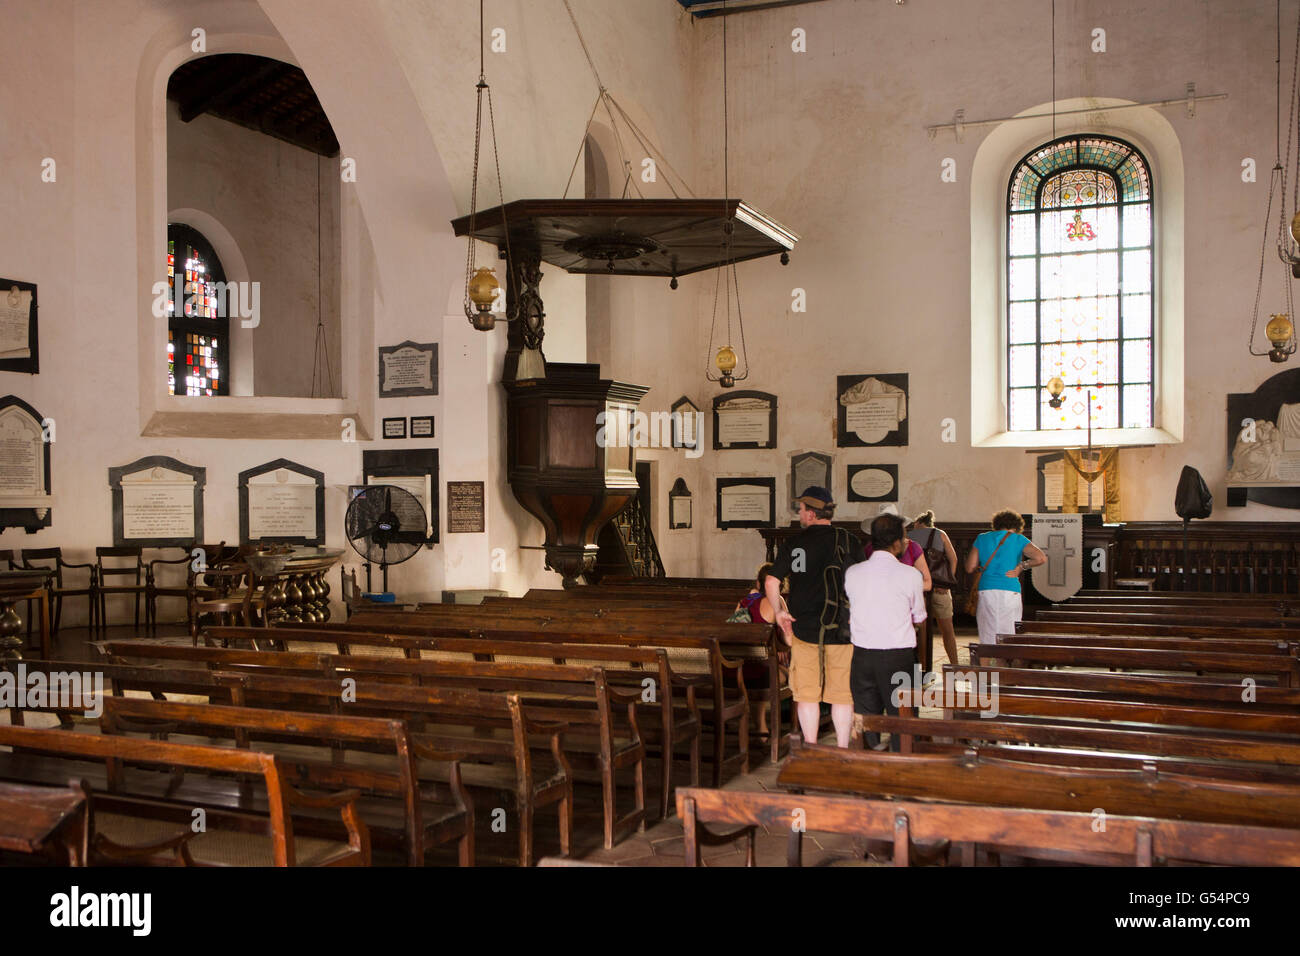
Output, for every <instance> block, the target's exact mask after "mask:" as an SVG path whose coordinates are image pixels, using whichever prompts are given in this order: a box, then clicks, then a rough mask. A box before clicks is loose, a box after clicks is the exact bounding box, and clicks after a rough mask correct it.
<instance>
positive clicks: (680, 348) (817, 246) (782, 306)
mask: <svg viewBox="0 0 1300 956" xmlns="http://www.w3.org/2000/svg"><path fill="white" fill-rule="evenodd" d="M1284 6H1285V5H1284ZM1294 16H1295V13H1294V10H1293V9H1292V10H1291V11H1290V12H1289V13H1288V15H1287V18H1286V21H1285V22H1284V27H1283V32H1284V34H1286V35H1287V36H1289V35H1290V34H1291V33H1292V32H1293V30H1294V23H1295V20H1294ZM796 27H801V28H803V29H804V30H805V31H806V32H807V50H808V52H806V53H803V54H797V53H793V52H792V51H791V31H792V30H793V29H794V28H796ZM1095 27H1101V28H1104V29H1105V30H1106V33H1107V52H1106V53H1104V54H1100V53H1092V52H1091V50H1090V44H1091V41H1092V30H1093V28H1095ZM728 33H729V40H730V50H729V59H730V69H731V101H730V112H731V155H732V166H731V183H732V192H733V194H737V195H740V196H742V197H743V198H744V199H746V200H747V201H749V202H752V203H754V204H755V205H757V206H758V207H759V208H760V209H762V210H763V211H764V212H766V213H768V214H769V215H771V216H772V217H774V218H775V219H777V220H778V221H779V222H781V223H782V224H784V225H786V226H787V227H789V228H791V229H793V230H794V231H795V232H797V233H799V234H800V235H801V236H802V237H803V238H802V241H801V242H800V243H799V245H798V247H797V248H796V250H795V252H794V254H793V258H792V262H791V264H790V266H789V267H787V268H784V269H783V268H781V267H780V266H779V265H777V264H776V262H775V260H764V261H761V262H758V263H748V264H745V265H741V266H740V267H739V269H740V277H741V291H742V293H743V295H744V303H745V311H744V316H745V332H746V338H747V344H748V349H749V357H750V361H751V363H752V366H753V370H754V371H753V374H752V375H751V376H750V378H749V380H748V381H746V382H744V383H743V385H740V386H738V387H743V388H756V389H761V390H764V391H769V392H774V393H776V394H777V395H778V397H779V401H780V413H779V417H780V428H779V435H778V441H779V448H780V450H779V451H771V452H713V451H711V450H709V451H706V453H705V455H704V457H703V458H702V459H701V460H700V463H699V464H698V465H697V466H694V467H695V468H696V469H697V470H698V472H699V477H698V479H697V480H696V481H692V479H691V471H692V467H693V466H692V463H690V462H688V461H686V460H685V459H683V458H681V455H680V453H676V454H677V459H678V462H679V466H680V467H679V468H678V471H679V472H680V473H681V474H683V475H684V476H685V477H686V479H687V483H688V485H689V486H690V487H691V490H692V491H693V492H694V493H695V496H696V500H695V524H696V530H695V531H694V532H691V533H687V532H681V531H674V532H669V531H667V530H666V523H665V519H664V518H662V517H660V519H659V521H658V522H657V526H656V534H657V536H658V537H659V540H660V542H661V546H662V545H664V543H665V541H666V542H667V546H666V547H663V548H662V549H663V550H664V551H665V553H666V555H668V566H669V573H670V574H710V575H726V576H731V575H736V576H742V575H747V574H749V573H751V572H752V571H753V570H754V569H755V567H756V566H757V564H758V563H759V561H760V560H761V559H762V556H763V549H762V543H761V540H760V539H759V537H758V535H757V534H756V533H755V532H753V531H732V532H725V533H724V532H718V531H715V530H711V529H712V526H713V522H714V515H713V508H714V506H713V501H714V487H713V478H714V476H715V475H746V474H748V475H775V476H776V478H777V496H778V502H777V505H778V508H777V517H778V521H779V522H782V523H783V522H785V521H786V520H788V517H789V515H788V512H784V511H783V510H782V504H783V502H782V500H781V499H783V498H784V496H785V495H786V494H787V493H788V491H789V489H788V488H787V487H786V486H787V484H788V480H789V479H788V475H789V456H790V454H791V453H793V452H796V451H802V450H817V451H821V452H826V453H830V454H832V455H833V456H834V459H835V465H834V491H835V493H836V495H837V497H838V498H839V499H840V500H841V502H843V501H844V500H845V482H846V466H847V465H848V464H850V463H869V462H897V463H898V465H899V468H900V478H901V482H900V483H901V493H902V501H901V505H902V508H903V510H904V511H905V512H906V513H909V514H911V513H915V512H916V511H919V510H921V509H922V508H925V507H933V508H935V510H936V512H937V514H938V517H939V520H940V522H942V521H944V520H945V519H946V520H979V519H982V518H984V517H986V516H987V515H988V514H990V513H991V512H992V511H993V510H995V509H996V508H998V507H1001V506H1004V505H1007V506H1012V507H1016V508H1018V509H1021V510H1032V509H1033V507H1034V495H1035V486H1034V476H1033V464H1032V462H1033V458H1032V456H1031V455H1028V454H1025V453H1024V452H1023V451H1022V450H1017V449H972V448H971V447H970V435H969V434H968V431H969V421H970V416H969V407H968V406H969V395H970V376H971V372H970V361H969V343H970V324H969V323H970V290H971V282H970V268H971V265H970V256H971V243H970V228H971V195H970V188H971V187H970V176H969V174H970V171H971V166H972V161H973V158H974V156H975V152H976V150H977V149H978V148H979V146H980V144H981V142H982V141H983V139H984V137H985V136H986V135H987V130H984V129H971V130H968V131H967V132H966V134H965V137H964V140H963V141H962V142H955V141H954V138H953V137H952V135H951V134H950V133H940V134H939V135H938V136H937V137H936V138H935V139H934V140H933V141H931V140H930V139H929V138H928V137H927V135H926V131H925V128H924V127H925V126H926V125H929V124H938V123H945V122H949V121H951V119H952V116H953V112H954V110H956V109H959V108H963V109H965V111H966V117H967V119H968V120H976V119H981V118H986V117H990V118H991V117H999V116H1010V115H1013V114H1015V113H1017V112H1020V111H1021V110H1024V109H1027V108H1028V107H1031V106H1034V105H1036V104H1038V103H1041V102H1043V101H1046V100H1049V99H1050V97H1051V60H1050V50H1051V48H1050V45H1049V35H1050V10H1049V5H1048V4H1046V3H1042V2H1038V0H997V2H994V0H970V2H946V3H908V4H905V5H897V4H893V3H884V2H879V3H870V2H853V0H826V2H823V3H815V4H808V5H803V6H796V7H790V8H784V9H777V10H768V11H761V12H754V13H746V14H743V15H738V16H734V17H732V18H730V23H729V25H728ZM1056 35H1057V46H1056V56H1057V96H1058V97H1059V98H1061V99H1066V98H1072V97H1082V96H1095V97H1116V98H1122V99H1127V100H1133V101H1139V102H1140V101H1147V100H1153V99H1163V98H1167V97H1177V96H1181V95H1183V91H1184V86H1185V84H1186V83H1187V82H1189V81H1192V82H1195V83H1196V88H1197V90H1198V91H1199V92H1200V93H1202V94H1208V93H1218V92H1226V93H1228V94H1229V97H1230V98H1229V99H1228V100H1227V101H1224V102H1217V103H1202V104H1201V105H1200V106H1199V107H1198V109H1197V112H1196V116H1195V117H1193V118H1189V117H1188V116H1187V115H1186V111H1185V110H1183V109H1181V108H1174V109H1165V110H1162V111H1161V113H1162V115H1163V116H1164V117H1166V118H1167V119H1168V121H1169V123H1170V124H1171V125H1172V127H1173V128H1174V131H1175V133H1176V135H1177V137H1178V140H1179V143H1180V146H1181V149H1182V154H1183V157H1182V158H1183V163H1184V166H1185V179H1186V196H1185V238H1186V261H1185V276H1180V277H1175V276H1169V277H1165V278H1166V279H1167V280H1174V281H1177V280H1182V281H1183V282H1184V284H1185V285H1184V291H1185V300H1186V328H1185V331H1186V343H1187V344H1186V355H1185V376H1186V396H1185V409H1184V411H1185V432H1184V433H1185V439H1186V440H1185V442H1184V443H1183V444H1181V445H1174V446H1165V447H1158V448H1148V449H1136V450H1131V451H1125V452H1124V459H1123V469H1124V476H1123V494H1124V510H1125V516H1126V517H1127V518H1129V519H1135V520H1136V519H1172V518H1174V513H1173V491H1174V487H1175V485H1176V483H1177V479H1178V474H1179V471H1180V469H1181V468H1182V466H1183V465H1184V464H1192V465H1194V466H1196V467H1197V468H1199V469H1200V470H1201V471H1202V473H1203V474H1204V475H1205V476H1206V479H1207V481H1208V482H1209V483H1210V485H1211V487H1212V489H1213V491H1214V493H1215V497H1216V502H1217V505H1218V506H1217V508H1216V511H1215V514H1214V518H1215V519H1216V520H1234V519H1253V520H1260V519H1264V520H1270V519H1276V520H1293V519H1294V518H1295V517H1296V515H1295V513H1294V512H1291V511H1286V510H1280V509H1272V508H1266V507H1263V506H1257V505H1251V506H1249V507H1247V508H1244V509H1232V510H1229V509H1227V508H1226V507H1225V502H1226V492H1225V488H1224V484H1223V476H1224V474H1225V472H1226V468H1227V455H1226V428H1227V425H1226V420H1225V408H1226V405H1225V395H1226V393H1228V392H1247V391H1252V390H1253V389H1254V388H1255V387H1256V386H1257V385H1258V384H1259V383H1260V382H1262V381H1263V380H1264V379H1266V378H1267V377H1268V376H1270V375H1272V374H1273V373H1274V372H1276V371H1278V370H1279V367H1278V366H1274V365H1270V364H1269V363H1268V361H1267V360H1266V359H1260V358H1252V357H1250V356H1249V355H1248V354H1247V352H1246V332H1247V328H1248V324H1249V312H1250V307H1251V304H1252V301H1253V298H1254V286H1255V278H1256V275H1257V272H1258V256H1259V245H1260V238H1261V228H1262V218H1263V214H1264V206H1265V203H1266V200H1267V178H1268V168H1269V167H1270V166H1271V165H1272V158H1273V153H1274V146H1273V102H1274V96H1273V77H1274V72H1273V71H1274V64H1273V50H1274V44H1275V30H1274V4H1273V3H1270V2H1267V0H1148V2H1143V3H1140V4H1133V3H1127V2H1120V0H1078V2H1072V3H1069V4H1058V9H1057V25H1056ZM693 39H694V41H695V42H694V46H693V50H692V65H693V73H692V96H691V103H692V112H693V114H694V122H695V135H696V150H695V155H696V157H697V161H698V165H697V171H696V175H695V178H696V179H697V180H698V181H699V183H700V185H702V186H703V187H705V188H706V189H708V190H711V191H713V192H715V193H716V192H720V191H721V187H722V175H721V164H720V160H721V125H720V124H721V73H720V60H721V21H720V20H719V19H716V18H714V19H709V20H704V21H701V22H700V23H698V24H696V25H695V27H694V29H693ZM1289 42H1290V41H1289V39H1288V38H1287V37H1286V36H1284V40H1283V47H1284V50H1285V49H1289V47H1288V46H1287V45H1288V43H1289ZM1284 59H1285V54H1284ZM1287 70H1289V67H1288V66H1287V65H1286V64H1285V63H1284V72H1285V71H1287ZM1285 79H1286V77H1285V76H1284V80H1285ZM1283 109H1284V110H1285V104H1284V105H1283ZM1284 131H1285V130H1284ZM1246 156H1251V157H1254V158H1255V159H1256V161H1257V164H1258V169H1259V179H1260V181H1259V182H1256V183H1243V182H1242V181H1241V175H1240V174H1241V161H1242V159H1243V157H1246ZM946 157H951V158H953V159H954V160H955V161H956V169H957V182H956V183H944V182H941V181H940V164H941V162H942V160H943V159H944V158H946ZM700 185H697V187H696V188H697V190H698V189H700ZM1156 185H1157V188H1159V186H1160V183H1159V182H1157V184H1156ZM1000 189H1001V190H1002V191H1003V193H1004V192H1005V182H1004V183H1002V184H1001V186H1000ZM1280 268H1281V267H1280V266H1279V265H1277V263H1276V260H1275V259H1274V260H1272V262H1271V264H1270V267H1269V272H1268V275H1267V280H1268V281H1267V283H1266V286H1265V289H1266V299H1265V303H1264V305H1265V306H1267V307H1268V309H1267V310H1268V311H1277V308H1276V307H1275V306H1274V305H1270V304H1269V303H1271V302H1273V299H1272V298H1268V296H1269V294H1270V293H1271V294H1272V296H1274V297H1276V296H1277V295H1278V293H1279V292H1280V277H1279V276H1278V270H1280ZM794 287H802V288H804V289H806V290H807V294H808V312H807V314H793V313H792V312H791V290H792V289H793V288H794ZM712 288H713V286H712V279H711V278H709V279H707V280H705V279H704V277H696V278H694V279H692V280H687V281H684V282H683V284H682V290H681V293H686V296H685V297H684V298H687V300H688V301H689V302H690V303H691V306H690V307H689V308H680V309H678V310H676V311H674V312H673V313H672V315H673V318H674V323H675V324H674V327H673V331H672V334H671V335H663V334H661V335H659V336H657V337H656V336H640V335H638V334H635V333H634V336H633V341H632V342H631V343H629V350H628V351H627V352H623V351H621V350H620V345H619V343H618V340H617V336H616V342H615V345H614V346H613V348H614V351H615V354H616V356H619V357H620V359H622V361H623V362H624V364H620V365H619V368H618V374H619V375H623V376H626V377H629V378H632V379H634V380H638V381H641V382H642V383H643V384H652V385H653V386H654V388H653V389H652V392H651V393H650V395H649V396H647V399H648V400H650V401H651V402H653V400H654V399H657V398H658V397H659V396H666V397H667V401H672V400H673V399H675V398H676V397H677V395H679V394H681V393H683V392H685V393H686V394H688V395H691V396H692V398H694V399H695V400H696V401H697V403H698V404H700V405H701V406H704V407H708V405H709V403H710V401H711V399H712V397H713V395H715V394H717V393H719V392H720V390H719V389H717V387H716V386H706V385H705V384H704V382H703V375H702V371H701V370H700V368H699V367H700V366H701V365H702V364H703V361H704V356H705V352H706V346H707V335H708V326H707V318H708V315H709V312H710V310H711V300H712ZM1274 290H1276V291H1274ZM638 291H639V290H638ZM681 293H678V294H681ZM645 294H646V295H647V296H649V295H652V294H653V290H651V291H650V292H647V293H645ZM648 309H649V310H650V311H647V312H643V313H640V314H639V317H638V324H639V325H642V326H648V325H650V316H651V314H652V312H653V309H654V306H652V305H648ZM618 315H619V313H618V312H615V316H616V318H615V322H618V321H619V318H618ZM1293 361H1294V360H1293ZM616 364H619V363H618V362H617V361H616ZM1283 367H1285V366H1283ZM903 371H906V372H909V373H910V374H911V445H910V446H909V447H908V448H904V449H897V450H889V449H878V450H872V449H837V448H835V447H834V431H833V428H834V425H833V422H834V412H835V405H834V401H835V391H834V389H835V376H836V375H841V374H853V373H872V372H903ZM993 374H994V372H993V370H990V375H993ZM946 417H951V418H953V419H955V420H956V421H957V423H958V428H959V431H958V441H957V443H955V444H945V443H943V442H941V441H940V431H941V422H942V420H943V419H944V418H946ZM675 473H676V472H675ZM675 473H674V474H675ZM661 476H662V478H661V483H662V485H663V487H662V488H659V489H656V494H657V495H658V496H659V498H661V499H662V500H664V501H665V502H666V495H667V489H668V487H670V485H671V482H672V478H673V476H674V475H673V474H669V473H667V472H664V471H662V470H661ZM795 493H797V491H796V492H795ZM868 513H873V514H874V506H863V505H847V504H842V505H841V508H840V510H839V512H838V514H837V517H844V518H860V517H864V516H866V515H867V514H868ZM692 544H695V545H697V548H696V551H695V553H696V554H698V559H697V561H696V562H695V563H692V561H691V560H690V555H691V552H692V547H691V545H692ZM679 562H680V563H679Z"/></svg>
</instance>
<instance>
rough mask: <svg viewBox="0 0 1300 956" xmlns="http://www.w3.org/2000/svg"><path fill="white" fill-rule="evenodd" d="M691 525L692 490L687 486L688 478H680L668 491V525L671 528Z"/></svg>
mask: <svg viewBox="0 0 1300 956" xmlns="http://www.w3.org/2000/svg"><path fill="white" fill-rule="evenodd" d="M690 526H691V491H690V489H689V488H687V487H686V479H685V478H678V479H677V480H676V481H675V482H673V487H672V490H671V491H669V492H668V527H669V528H670V529H680V528H689V527H690Z"/></svg>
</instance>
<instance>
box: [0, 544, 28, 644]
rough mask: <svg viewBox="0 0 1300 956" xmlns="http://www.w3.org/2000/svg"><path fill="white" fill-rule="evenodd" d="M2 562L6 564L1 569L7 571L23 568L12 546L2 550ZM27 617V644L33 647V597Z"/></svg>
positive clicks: (0, 552)
mask: <svg viewBox="0 0 1300 956" xmlns="http://www.w3.org/2000/svg"><path fill="white" fill-rule="evenodd" d="M0 563H3V565H4V566H3V568H0V570H5V571H19V570H22V568H21V566H20V565H19V564H18V562H17V561H15V560H14V552H13V549H12V548H5V549H4V550H0ZM25 617H26V619H27V646H28V647H31V646H32V599H31V598H28V600H27V614H26V615H25Z"/></svg>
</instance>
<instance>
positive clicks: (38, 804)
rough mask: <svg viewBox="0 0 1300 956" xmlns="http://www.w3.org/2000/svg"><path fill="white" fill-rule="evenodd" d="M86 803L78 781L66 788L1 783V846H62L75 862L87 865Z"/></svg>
mask: <svg viewBox="0 0 1300 956" xmlns="http://www.w3.org/2000/svg"><path fill="white" fill-rule="evenodd" d="M86 807H87V796H86V791H85V790H84V789H83V786H82V784H81V783H80V782H79V781H72V782H70V783H69V784H68V786H67V787H66V788H63V787H35V786H30V785H28V784H22V783H0V850H12V851H15V852H18V853H44V852H46V850H47V849H49V848H51V847H62V848H63V849H64V850H65V851H66V852H67V854H68V860H69V862H70V864H71V865H72V866H85V865H86V858H85V854H86V850H87V846H86Z"/></svg>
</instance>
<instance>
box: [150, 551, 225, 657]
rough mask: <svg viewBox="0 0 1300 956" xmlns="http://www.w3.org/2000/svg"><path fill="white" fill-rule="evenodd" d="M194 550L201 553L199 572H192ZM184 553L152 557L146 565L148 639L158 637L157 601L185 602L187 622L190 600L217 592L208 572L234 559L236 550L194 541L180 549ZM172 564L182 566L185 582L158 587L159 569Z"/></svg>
mask: <svg viewBox="0 0 1300 956" xmlns="http://www.w3.org/2000/svg"><path fill="white" fill-rule="evenodd" d="M196 549H197V550H199V551H202V555H201V557H202V564H201V566H202V568H203V570H201V571H198V570H195V567H194V563H195V555H194V551H195V550H196ZM184 552H185V553H184V554H183V555H181V557H179V558H154V559H153V560H152V561H150V562H148V565H147V569H146V572H145V582H146V593H145V626H146V627H147V628H148V630H149V636H150V637H157V636H158V599H159V598H182V599H183V600H184V601H185V608H186V618H187V619H188V617H189V607H190V603H191V601H192V600H194V599H201V598H203V597H215V596H216V595H217V593H218V588H217V585H216V582H215V581H214V580H213V579H211V578H210V577H209V574H208V572H209V570H210V569H216V568H220V567H221V566H222V564H224V563H225V562H226V561H229V560H230V559H231V558H233V557H234V556H235V554H236V553H237V549H235V548H228V547H226V542H224V541H220V542H218V543H217V544H201V543H199V542H197V541H194V542H191V543H190V544H189V545H187V546H186V547H185V548H184ZM176 565H185V583H184V584H183V585H182V584H179V583H178V584H172V585H165V584H159V583H158V581H159V569H160V568H166V567H175V566H176Z"/></svg>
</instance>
